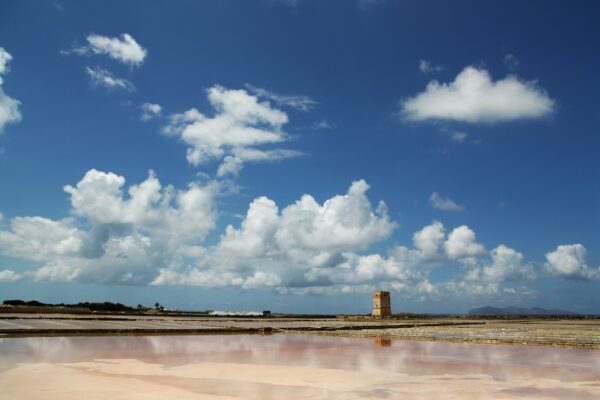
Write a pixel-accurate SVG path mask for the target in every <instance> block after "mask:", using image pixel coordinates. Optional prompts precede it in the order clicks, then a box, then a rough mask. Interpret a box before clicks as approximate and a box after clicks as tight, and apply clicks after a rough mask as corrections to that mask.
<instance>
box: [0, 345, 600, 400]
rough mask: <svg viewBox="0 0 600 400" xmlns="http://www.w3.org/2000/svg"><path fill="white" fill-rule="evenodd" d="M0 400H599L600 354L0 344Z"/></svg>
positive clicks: (466, 348)
mask: <svg viewBox="0 0 600 400" xmlns="http://www.w3.org/2000/svg"><path fill="white" fill-rule="evenodd" d="M0 354H1V358H0V388H2V390H0V399H67V400H68V399H82V398H83V399H107V398H110V399H167V398H177V399H204V398H206V399H213V398H214V399H229V398H238V399H239V398H247V399H283V398H285V399H301V398H302V399H305V398H311V399H329V398H331V399H340V398H342V399H355V398H356V399H359V398H360V399H381V398H386V399H415V398H416V399H489V398H496V399H517V398H536V399H566V398H568V399H597V398H600V352H598V351H593V350H585V349H563V348H551V347H538V346H528V347H515V346H504V345H482V344H463V343H428V342H413V341H393V340H389V339H385V338H374V339H364V338H342V337H325V336H309V335H270V336H258V335H227V336H151V337H144V336H140V337H56V338H43V337H38V338H11V339H0Z"/></svg>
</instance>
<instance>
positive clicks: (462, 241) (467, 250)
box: [444, 225, 485, 261]
mask: <svg viewBox="0 0 600 400" xmlns="http://www.w3.org/2000/svg"><path fill="white" fill-rule="evenodd" d="M444 249H445V250H446V254H447V255H448V257H449V258H450V259H451V260H461V259H462V260H466V261H472V260H473V258H474V257H478V256H481V255H483V254H484V253H485V248H484V247H483V245H482V244H480V243H477V238H476V236H475V232H473V231H472V230H471V229H470V228H469V227H468V226H466V225H461V226H459V227H458V228H454V230H453V231H452V232H450V234H449V235H448V239H447V240H446V241H445V242H444Z"/></svg>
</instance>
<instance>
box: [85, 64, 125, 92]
mask: <svg viewBox="0 0 600 400" xmlns="http://www.w3.org/2000/svg"><path fill="white" fill-rule="evenodd" d="M85 71H86V72H87V74H88V76H89V77H90V84H91V85H92V86H94V87H98V86H101V87H104V88H106V89H108V90H113V89H124V90H126V91H128V92H133V91H135V86H134V85H133V83H131V82H130V81H128V80H127V79H124V78H118V77H116V76H115V75H113V73H112V72H110V71H108V70H105V69H103V68H100V67H86V68H85Z"/></svg>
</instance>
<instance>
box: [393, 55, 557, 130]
mask: <svg viewBox="0 0 600 400" xmlns="http://www.w3.org/2000/svg"><path fill="white" fill-rule="evenodd" d="M554 108H555V101H554V100H553V99H551V98H550V97H549V96H548V94H547V93H546V91H545V90H544V89H542V88H541V87H539V86H538V85H537V83H536V82H534V81H523V80H521V79H519V78H518V77H517V76H514V75H509V76H507V77H506V78H504V79H500V80H497V81H493V80H492V78H491V77H490V74H489V72H488V71H487V70H485V69H482V68H476V67H472V66H469V67H466V68H465V69H464V70H463V71H462V72H460V73H459V74H458V75H457V76H456V78H455V79H454V81H453V82H450V83H440V82H438V81H435V80H434V81H431V82H430V83H429V84H428V85H427V87H426V89H425V91H423V92H421V93H419V94H417V95H416V96H414V97H411V98H408V99H406V100H404V101H402V102H401V105H400V113H401V115H402V116H404V117H405V118H406V119H408V120H411V121H425V120H452V121H461V122H468V123H494V122H505V121H513V120H518V119H532V118H540V117H544V116H547V115H550V114H552V112H553V111H554Z"/></svg>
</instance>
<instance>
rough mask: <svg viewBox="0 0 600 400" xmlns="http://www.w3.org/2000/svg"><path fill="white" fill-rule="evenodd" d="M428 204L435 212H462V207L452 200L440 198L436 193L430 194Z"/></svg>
mask: <svg viewBox="0 0 600 400" xmlns="http://www.w3.org/2000/svg"><path fill="white" fill-rule="evenodd" d="M429 204H431V207H433V208H435V209H436V210H442V211H462V210H464V206H462V205H460V204H457V203H456V202H454V200H452V199H450V198H449V197H446V198H444V197H442V196H440V194H439V193H438V192H433V193H431V196H429Z"/></svg>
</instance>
